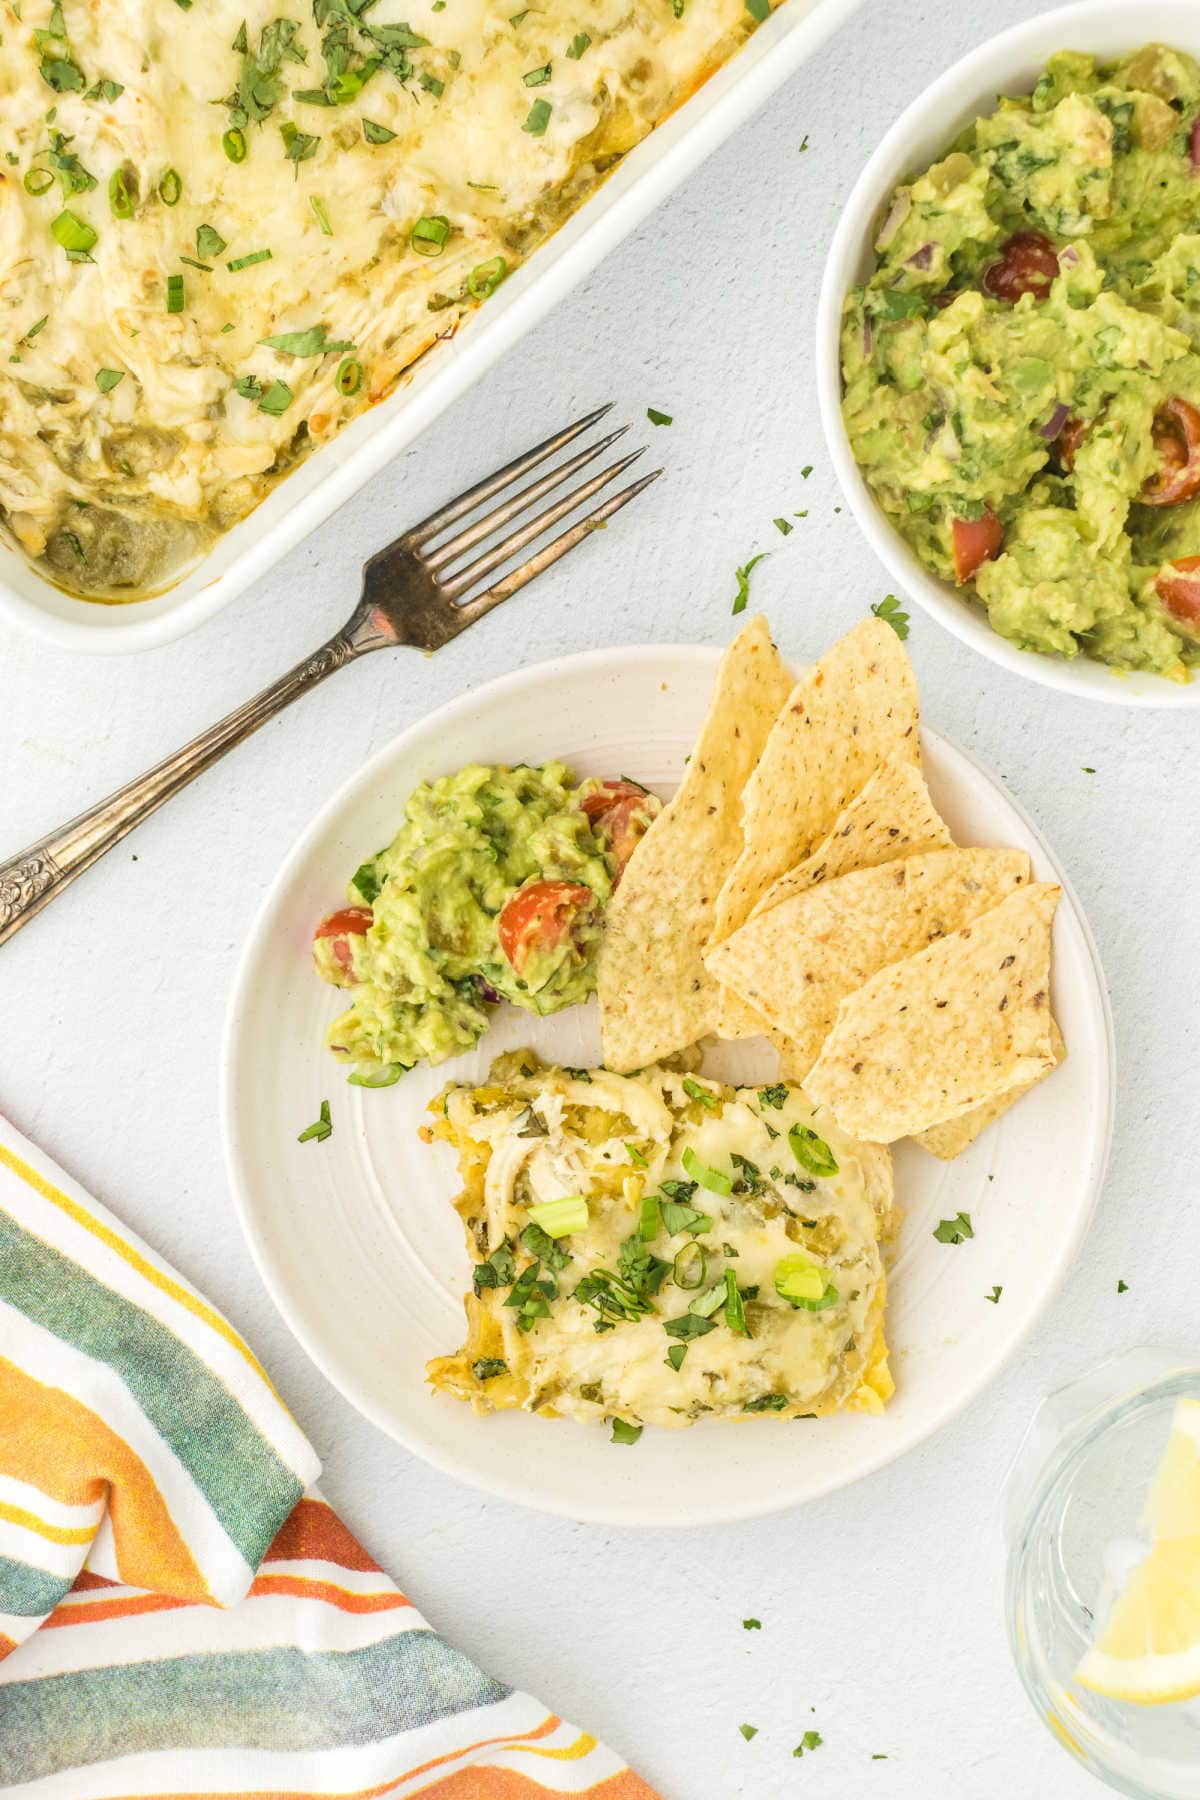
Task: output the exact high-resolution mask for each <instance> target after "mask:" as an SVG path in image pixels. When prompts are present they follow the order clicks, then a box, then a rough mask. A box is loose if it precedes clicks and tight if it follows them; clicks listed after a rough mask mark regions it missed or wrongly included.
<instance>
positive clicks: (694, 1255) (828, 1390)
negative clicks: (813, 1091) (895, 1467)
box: [429, 1052, 892, 1426]
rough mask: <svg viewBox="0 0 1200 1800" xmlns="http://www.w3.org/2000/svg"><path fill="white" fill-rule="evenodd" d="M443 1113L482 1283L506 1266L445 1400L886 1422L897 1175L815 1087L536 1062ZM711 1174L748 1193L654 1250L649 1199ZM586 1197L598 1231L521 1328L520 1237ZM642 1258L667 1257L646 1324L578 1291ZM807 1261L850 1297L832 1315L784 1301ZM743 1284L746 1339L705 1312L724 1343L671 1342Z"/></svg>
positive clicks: (510, 1063)
mask: <svg viewBox="0 0 1200 1800" xmlns="http://www.w3.org/2000/svg"><path fill="white" fill-rule="evenodd" d="M526 1070H527V1071H528V1073H525V1072H524V1071H526ZM685 1082H686V1084H687V1085H685ZM689 1090H690V1091H689ZM701 1093H702V1094H703V1095H704V1096H705V1097H706V1098H700V1097H699V1094H701ZM439 1104H441V1105H442V1106H444V1112H443V1113H442V1116H441V1119H440V1122H439V1125H438V1126H437V1127H436V1128H435V1131H436V1133H437V1134H438V1135H441V1136H445V1137H447V1138H449V1139H450V1141H451V1142H453V1143H454V1144H456V1145H457V1147H458V1149H459V1152H460V1157H461V1161H462V1167H463V1173H464V1176H465V1178H466V1186H465V1189H464V1191H463V1193H462V1194H461V1195H460V1196H459V1199H458V1201H457V1202H456V1205H457V1206H458V1210H459V1212H460V1214H461V1215H462V1217H463V1220H464V1223H465V1225H466V1227H467V1233H468V1242H469V1244H470V1247H471V1252H472V1259H473V1260H474V1261H475V1262H476V1264H477V1266H478V1264H479V1263H480V1262H484V1261H486V1260H488V1259H491V1258H492V1257H494V1256H495V1255H496V1253H497V1252H499V1256H500V1261H501V1267H500V1273H501V1275H503V1276H507V1280H504V1281H502V1282H501V1283H500V1284H499V1285H496V1286H487V1285H480V1286H479V1287H478V1289H477V1291H476V1292H475V1293H473V1294H471V1295H469V1296H468V1297H467V1300H466V1302H465V1304H466V1309H467V1318H468V1339H467V1343H466V1345H465V1346H464V1348H463V1350H462V1351H460V1352H459V1353H458V1355H457V1356H453V1357H444V1358H439V1359H438V1360H437V1361H435V1362H433V1363H431V1364H430V1369H429V1373H430V1379H431V1381H432V1382H433V1384H434V1386H435V1387H438V1388H442V1389H445V1390H446V1391H448V1392H450V1393H452V1394H455V1395H457V1396H458V1397H459V1398H460V1399H464V1400H468V1401H469V1402H471V1403H472V1404H473V1405H474V1406H475V1407H476V1408H477V1410H480V1411H490V1410H495V1409H499V1408H504V1407H513V1406H521V1407H524V1408H526V1409H527V1410H530V1411H542V1412H546V1413H549V1414H552V1415H558V1414H565V1415H569V1416H570V1417H573V1418H576V1419H583V1420H586V1419H601V1418H612V1417H617V1418H621V1419H624V1420H626V1421H627V1422H628V1423H630V1424H655V1425H665V1426H682V1425H689V1424H692V1423H694V1422H695V1421H696V1420H697V1419H699V1418H703V1417H706V1416H716V1417H724V1418H746V1417H752V1416H756V1415H759V1414H763V1415H772V1416H781V1417H795V1416H797V1415H800V1414H823V1413H828V1412H832V1411H835V1410H837V1409H839V1408H842V1407H859V1408H866V1409H870V1410H875V1411H877V1410H879V1409H880V1408H881V1406H882V1405H883V1403H884V1402H885V1401H886V1400H887V1399H888V1398H889V1397H890V1394H891V1391H892V1385H891V1380H890V1377H889V1375H888V1371H887V1359H886V1349H885V1347H884V1341H883V1332H882V1316H883V1304H884V1294H885V1277H884V1269H883V1261H882V1255H881V1249H880V1243H881V1238H883V1237H884V1236H886V1234H887V1232H888V1231H889V1229H890V1227H891V1222H892V1183H891V1163H890V1158H889V1156H888V1153H887V1151H886V1149H883V1148H882V1147H880V1146H878V1145H869V1144H859V1143H856V1142H855V1141H854V1140H852V1139H850V1138H848V1137H846V1136H845V1135H844V1134H843V1133H841V1132H838V1131H837V1130H836V1129H834V1128H833V1127H831V1126H830V1125H828V1124H826V1123H825V1122H824V1121H820V1122H818V1121H817V1120H815V1119H814V1115H813V1113H812V1110H811V1108H810V1106H809V1104H808V1102H807V1101H806V1099H805V1096H804V1095H803V1093H802V1092H801V1091H800V1089H798V1088H789V1087H787V1086H786V1085H784V1084H777V1085H776V1086H774V1087H771V1088H769V1089H766V1090H758V1089H754V1088H745V1089H738V1090H734V1089H731V1088H728V1087H722V1086H720V1085H719V1084H717V1083H716V1082H712V1081H707V1080H704V1079H698V1078H696V1077H693V1076H685V1075H683V1074H682V1073H680V1072H679V1071H676V1070H673V1069H663V1068H652V1069H648V1070H646V1071H644V1072H643V1073H642V1074H640V1075H638V1076H620V1075H613V1074H610V1073H607V1072H606V1071H603V1070H595V1071H592V1072H591V1073H590V1076H589V1077H588V1078H587V1079H586V1080H583V1079H580V1078H579V1077H578V1076H577V1075H575V1074H572V1073H571V1072H569V1071H564V1070H561V1069H554V1068H542V1066H541V1065H540V1064H539V1063H538V1061H537V1058H536V1057H534V1056H532V1054H531V1053H529V1052H520V1053H518V1054H516V1055H507V1056H504V1057H502V1058H500V1059H499V1060H498V1062H497V1063H496V1065H495V1066H494V1068H493V1070H492V1075H491V1078H490V1079H489V1082H488V1084H487V1085H486V1086H484V1087H481V1088H476V1089H469V1088H463V1087H453V1086H452V1087H450V1088H448V1089H447V1090H446V1092H445V1094H444V1096H443V1097H442V1102H441V1103H437V1102H435V1108H434V1110H435V1111H436V1110H437V1109H438V1106H439ZM797 1125H800V1126H809V1127H811V1128H812V1129H813V1130H817V1131H819V1133H820V1135H821V1137H823V1138H824V1140H825V1141H826V1143H827V1144H828V1146H829V1148H830V1150H832V1152H833V1156H834V1160H835V1161H836V1163H837V1168H836V1171H835V1172H831V1173H830V1174H829V1175H826V1176H815V1175H813V1174H812V1173H811V1172H810V1171H808V1170H806V1169H805V1168H804V1167H802V1166H801V1165H800V1164H798V1162H797V1160H796V1157H795V1155H794V1154H793V1152H792V1150H791V1148H790V1146H789V1141H788V1133H789V1131H790V1130H791V1129H792V1128H793V1127H794V1126H797ZM634 1153H636V1154H634ZM689 1153H690V1154H689ZM685 1154H687V1156H688V1163H689V1164H691V1165H692V1169H691V1175H689V1170H688V1167H687V1166H686V1165H685V1162H684V1157H685ZM639 1158H640V1159H641V1161H639ZM695 1158H698V1159H699V1163H700V1164H702V1165H704V1167H705V1168H707V1169H709V1170H713V1171H716V1172H717V1174H718V1175H719V1176H724V1177H726V1178H727V1179H728V1180H729V1182H730V1184H731V1188H732V1191H731V1192H730V1193H729V1194H727V1195H726V1194H720V1193H715V1192H712V1191H710V1189H708V1188H707V1187H705V1186H704V1185H700V1186H695V1187H694V1191H692V1192H691V1193H690V1194H689V1195H688V1198H687V1200H686V1202H685V1204H687V1205H688V1206H690V1207H693V1208H695V1209H697V1210H698V1211H700V1212H701V1213H703V1214H704V1215H706V1216H707V1217H708V1219H709V1220H710V1221H711V1222H710V1223H709V1224H708V1225H706V1226H703V1227H702V1228H701V1229H699V1231H698V1232H693V1231H689V1230H687V1229H684V1230H681V1231H678V1232H676V1233H675V1234H673V1235H672V1234H671V1233H670V1232H669V1231H668V1230H667V1223H668V1221H667V1219H666V1218H664V1217H663V1216H662V1214H661V1208H660V1211H659V1215H658V1219H657V1222H656V1224H655V1226H654V1231H653V1235H652V1236H651V1237H650V1238H648V1239H643V1238H641V1237H640V1235H639V1222H640V1220H641V1216H642V1200H643V1196H650V1195H655V1194H660V1193H663V1192H664V1183H665V1184H666V1188H665V1192H666V1193H667V1194H668V1195H670V1194H671V1193H672V1191H673V1190H672V1186H671V1184H672V1183H674V1182H685V1183H686V1182H689V1181H692V1180H693V1178H694V1175H695V1169H696V1163H695V1162H694V1160H693V1159H695ZM643 1164H644V1167H643ZM674 1191H675V1192H678V1191H679V1190H674ZM578 1195H582V1196H583V1197H584V1198H585V1199H586V1200H587V1204H588V1224H587V1228H586V1230H584V1231H581V1232H579V1233H577V1234H574V1235H572V1236H570V1237H568V1238H564V1239H563V1240H561V1242H560V1243H559V1244H558V1246H557V1248H558V1250H559V1251H562V1252H566V1259H565V1260H564V1261H563V1266H562V1267H561V1268H559V1269H558V1270H556V1271H553V1270H551V1268H550V1267H549V1261H550V1259H549V1258H548V1257H546V1256H545V1252H544V1246H543V1247H542V1248H543V1258H542V1263H541V1267H540V1268H539V1270H538V1271H537V1275H538V1277H539V1278H540V1277H544V1276H546V1275H548V1274H553V1277H554V1286H555V1288H556V1289H557V1292H556V1293H555V1294H554V1296H553V1297H552V1298H551V1299H550V1300H549V1304H548V1309H547V1310H545V1311H543V1312H542V1314H541V1316H538V1317H536V1318H534V1320H533V1321H532V1323H531V1324H529V1326H528V1328H527V1329H523V1328H522V1323H521V1318H520V1309H519V1306H516V1305H513V1304H511V1303H510V1297H511V1296H512V1293H513V1282H514V1278H515V1279H516V1280H517V1281H519V1280H520V1276H521V1274H522V1273H523V1272H524V1271H525V1270H526V1269H528V1268H529V1267H530V1266H531V1265H532V1262H533V1259H534V1250H535V1249H536V1245H535V1246H534V1248H533V1249H531V1248H530V1245H529V1241H528V1237H525V1238H523V1237H522V1232H524V1231H526V1229H527V1227H528V1226H529V1224H530V1209H531V1208H532V1207H536V1206H538V1205H539V1204H541V1203H543V1202H545V1201H548V1200H555V1199H562V1198H564V1197H567V1196H578ZM631 1240H632V1242H633V1244H634V1245H635V1248H636V1247H637V1246H640V1248H641V1252H643V1253H647V1254H649V1255H650V1256H652V1257H653V1258H656V1259H658V1262H659V1264H660V1265H661V1267H660V1269H659V1274H658V1280H657V1285H654V1283H653V1282H652V1283H651V1285H650V1286H649V1287H648V1288H647V1289H646V1290H645V1293H646V1302H647V1305H648V1307H649V1308H650V1310H648V1311H647V1312H645V1313H644V1314H643V1315H642V1316H637V1317H633V1318H626V1319H618V1320H611V1319H610V1315H607V1314H602V1313H599V1312H598V1311H597V1310H596V1309H595V1308H594V1307H593V1306H591V1305H589V1304H587V1303H585V1302H584V1301H581V1300H580V1299H579V1298H578V1297H577V1294H576V1290H577V1289H578V1288H579V1286H580V1283H581V1281H584V1280H585V1278H586V1277H587V1276H588V1275H589V1274H593V1273H594V1272H595V1271H597V1270H599V1271H607V1272H614V1271H620V1270H621V1269H622V1268H623V1267H626V1268H627V1267H628V1262H627V1259H628V1254H629V1252H628V1246H629V1245H630V1242H631ZM688 1246H693V1247H692V1248H688ZM506 1252H507V1253H511V1261H509V1262H507V1263H506V1262H505V1261H504V1258H505V1255H506ZM681 1252H682V1255H681V1254H680V1253H681ZM623 1254H624V1258H625V1259H626V1260H625V1261H624V1262H623ZM797 1256H801V1257H805V1258H807V1259H809V1260H810V1262H811V1263H812V1264H815V1265H816V1266H817V1267H818V1268H819V1269H820V1270H821V1271H822V1273H823V1274H824V1276H825V1278H826V1280H827V1283H828V1284H830V1285H831V1286H832V1287H833V1288H835V1289H836V1299H835V1300H834V1301H833V1303H832V1304H829V1305H827V1306H826V1307H825V1308H824V1309H823V1310H821V1311H807V1310H803V1309H797V1308H794V1307H793V1306H791V1305H789V1304H788V1302H787V1301H786V1300H785V1299H783V1298H781V1297H780V1296H779V1295H778V1293H777V1292H776V1288H775V1273H776V1269H777V1266H778V1265H779V1263H780V1262H781V1261H783V1259H784V1258H788V1257H793V1258H794V1257H797ZM701 1270H702V1271H703V1273H702V1274H698V1272H699V1271H701ZM727 1271H733V1273H734V1276H735V1279H736V1284H737V1287H738V1289H739V1291H740V1292H741V1293H742V1295H743V1296H744V1307H745V1317H746V1324H747V1326H748V1331H747V1332H745V1333H743V1332H741V1331H739V1330H738V1329H737V1328H736V1326H735V1324H734V1323H733V1322H732V1321H731V1320H730V1318H729V1315H728V1314H727V1312H726V1310H725V1306H724V1303H723V1301H721V1302H720V1303H718V1304H716V1305H715V1307H713V1306H710V1307H708V1308H707V1316H709V1317H711V1318H712V1319H713V1321H714V1323H713V1327H712V1329H710V1330H707V1331H706V1332H704V1333H703V1335H696V1336H692V1337H678V1336H675V1335H673V1334H672V1332H671V1331H669V1330H668V1329H667V1327H668V1325H669V1324H670V1323H671V1322H672V1321H678V1320H679V1319H681V1318H682V1316H683V1315H684V1314H687V1313H689V1312H694V1311H695V1309H696V1304H697V1302H700V1303H701V1306H702V1307H703V1306H704V1305H705V1302H704V1296H705V1295H706V1294H713V1293H714V1290H715V1289H716V1288H718V1287H720V1288H722V1290H724V1287H725V1283H726V1272H727ZM678 1276H682V1277H683V1279H684V1280H685V1281H687V1282H688V1283H689V1284H690V1283H691V1282H692V1281H695V1283H696V1285H695V1286H694V1287H693V1286H691V1285H688V1286H684V1285H681V1284H680V1281H679V1280H678V1279H677V1277H678ZM584 1291H585V1292H586V1288H585V1290H584ZM518 1297H519V1296H518ZM598 1323H600V1324H602V1325H603V1327H604V1328H603V1329H601V1330H597V1328H596V1327H597V1324H598ZM610 1324H611V1328H609V1326H610ZM680 1343H686V1345H687V1349H686V1353H685V1354H684V1356H683V1358H682V1360H681V1362H680V1366H679V1367H678V1368H674V1367H672V1366H671V1362H670V1360H669V1358H668V1352H669V1351H670V1350H671V1348H672V1346H673V1345H675V1346H678V1345H679V1344H680Z"/></svg>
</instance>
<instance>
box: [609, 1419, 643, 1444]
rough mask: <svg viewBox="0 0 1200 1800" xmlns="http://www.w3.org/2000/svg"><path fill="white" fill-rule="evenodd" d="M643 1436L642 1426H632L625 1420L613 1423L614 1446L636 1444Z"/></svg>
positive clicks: (617, 1420) (616, 1420)
mask: <svg viewBox="0 0 1200 1800" xmlns="http://www.w3.org/2000/svg"><path fill="white" fill-rule="evenodd" d="M641 1435H642V1427H641V1426H640V1425H630V1424H629V1423H627V1421H626V1420H625V1419H614V1420H613V1422H612V1442H613V1443H614V1444H636V1443H637V1441H638V1439H639V1438H640V1437H641Z"/></svg>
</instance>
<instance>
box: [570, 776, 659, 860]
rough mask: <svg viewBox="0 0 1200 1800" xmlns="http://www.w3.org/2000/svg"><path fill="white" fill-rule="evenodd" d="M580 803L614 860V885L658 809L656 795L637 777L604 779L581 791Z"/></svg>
mask: <svg viewBox="0 0 1200 1800" xmlns="http://www.w3.org/2000/svg"><path fill="white" fill-rule="evenodd" d="M580 805H581V806H582V807H583V810H584V812H585V813H586V814H587V816H588V818H589V819H590V820H591V822H592V829H593V830H594V831H596V832H597V833H598V834H599V836H600V837H602V838H603V839H604V841H605V843H606V844H607V845H608V847H609V850H610V851H611V852H612V855H613V858H614V860H615V862H616V865H617V867H616V874H615V876H614V879H613V886H614V887H615V886H616V884H617V882H618V881H620V879H621V876H622V874H623V873H624V871H625V865H626V863H627V862H628V861H629V859H630V857H631V856H632V855H633V853H634V851H635V850H636V849H637V847H638V845H639V844H640V842H641V841H642V839H643V837H644V836H645V835H646V832H647V831H648V830H649V827H650V822H651V820H652V819H653V818H654V816H655V814H656V813H657V812H658V811H659V810H660V803H659V800H658V797H657V795H655V794H651V793H648V792H647V790H646V789H645V788H643V787H639V786H638V784H637V782H636V781H626V780H625V779H624V777H622V778H621V779H620V780H619V781H617V780H609V779H605V780H603V781H601V782H600V783H599V784H598V785H597V786H596V787H594V788H593V789H592V790H591V792H590V793H587V794H584V796H583V798H582V800H581V801H580Z"/></svg>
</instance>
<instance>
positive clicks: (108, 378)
mask: <svg viewBox="0 0 1200 1800" xmlns="http://www.w3.org/2000/svg"><path fill="white" fill-rule="evenodd" d="M124 379H125V371H124V369H97V370H96V386H97V387H98V388H99V389H100V392H101V393H102V394H111V392H112V390H113V389H114V388H115V387H116V385H117V383H118V382H121V381H124Z"/></svg>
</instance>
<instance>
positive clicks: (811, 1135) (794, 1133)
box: [788, 1125, 838, 1175]
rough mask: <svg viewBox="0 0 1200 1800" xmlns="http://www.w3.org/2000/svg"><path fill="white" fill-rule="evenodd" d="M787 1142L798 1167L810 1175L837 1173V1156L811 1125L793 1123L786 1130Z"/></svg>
mask: <svg viewBox="0 0 1200 1800" xmlns="http://www.w3.org/2000/svg"><path fill="white" fill-rule="evenodd" d="M788 1144H789V1145H790V1146H791V1152H792V1155H793V1156H794V1157H795V1159H796V1161H797V1162H798V1163H799V1164H800V1167H801V1168H802V1169H807V1170H808V1172H809V1174H810V1175H836V1174H837V1172H838V1163H837V1157H836V1156H835V1155H834V1154H833V1151H832V1150H831V1149H830V1148H829V1145H828V1144H827V1143H826V1142H825V1139H824V1138H822V1137H818V1136H817V1134H816V1132H815V1131H814V1130H813V1129H812V1127H811V1126H809V1125H793V1126H792V1129H791V1130H790V1131H789V1132H788Z"/></svg>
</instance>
